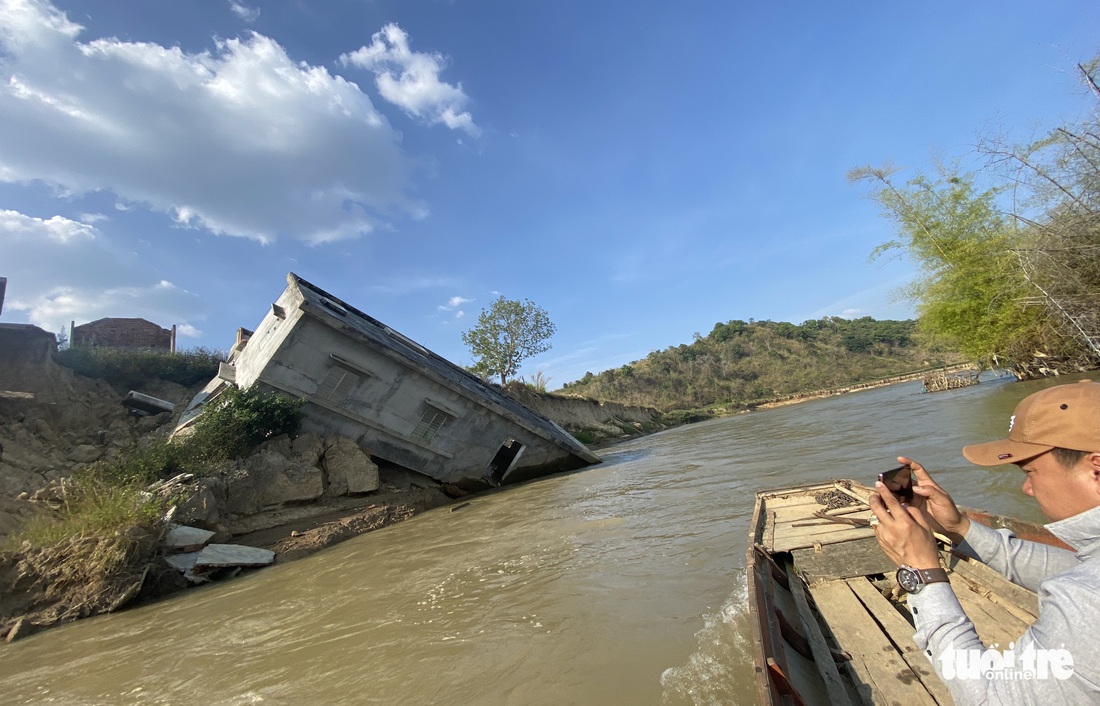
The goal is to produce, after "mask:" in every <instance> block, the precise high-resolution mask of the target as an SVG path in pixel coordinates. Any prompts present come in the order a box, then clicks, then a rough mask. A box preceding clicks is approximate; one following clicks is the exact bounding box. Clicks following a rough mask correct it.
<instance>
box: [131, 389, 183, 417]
mask: <svg viewBox="0 0 1100 706" xmlns="http://www.w3.org/2000/svg"><path fill="white" fill-rule="evenodd" d="M122 406H123V407H127V408H129V409H132V410H136V411H138V412H144V413H146V414H161V413H163V412H171V411H173V410H174V409H175V408H176V405H174V404H172V403H171V402H168V401H167V400H162V399H158V398H156V397H153V396H152V395H146V394H142V393H141V392H135V391H133V390H130V391H129V392H127V393H126V396H125V397H123V398H122Z"/></svg>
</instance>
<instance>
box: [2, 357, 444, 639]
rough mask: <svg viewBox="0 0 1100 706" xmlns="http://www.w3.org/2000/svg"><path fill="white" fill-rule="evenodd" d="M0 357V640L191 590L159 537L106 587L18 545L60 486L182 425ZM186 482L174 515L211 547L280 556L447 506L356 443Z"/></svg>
mask: <svg viewBox="0 0 1100 706" xmlns="http://www.w3.org/2000/svg"><path fill="white" fill-rule="evenodd" d="M0 357H2V356H0ZM2 362H3V363H5V364H0V550H2V549H3V548H4V547H5V546H6V545H7V546H8V547H9V549H10V550H9V551H6V552H0V639H3V638H4V637H5V636H6V637H8V638H9V639H12V638H13V637H15V636H23V635H26V634H30V633H32V632H34V631H35V630H37V629H41V628H42V627H47V626H49V625H53V624H57V623H59V622H64V621H66V620H71V619H75V618H79V617H85V616H87V615H91V614H95V613H98V612H104V611H109V610H113V609H115V608H117V607H121V606H122V605H124V604H126V603H128V602H130V601H132V600H134V599H141V598H147V597H155V596H157V595H163V594H164V593H167V592H171V591H174V590H178V589H180V588H183V587H186V585H187V584H186V582H185V581H184V580H183V579H182V578H181V577H180V576H179V575H178V572H177V571H176V570H174V569H171V567H166V565H165V563H164V561H163V559H162V549H161V547H160V544H159V541H160V540H161V539H162V537H151V536H149V537H146V536H141V537H136V536H135V537H132V538H130V539H132V540H134V541H132V542H129V543H128V545H127V546H128V547H129V549H127V551H128V552H131V553H132V556H131V557H130V559H131V560H132V563H133V564H134V568H135V570H134V571H132V572H131V571H130V570H129V568H127V569H124V570H123V571H120V572H117V574H118V575H116V576H114V577H112V578H110V579H109V580H100V579H101V578H102V577H98V576H91V575H89V576H84V575H83V574H82V573H81V570H80V569H79V568H75V569H74V567H68V568H66V569H65V570H63V571H62V570H59V567H60V566H61V565H62V564H63V563H64V560H65V553H66V548H65V547H58V548H55V549H53V550H43V551H39V550H35V551H30V552H28V551H27V550H26V548H25V547H24V548H22V549H20V548H15V547H11V538H12V536H13V533H14V532H16V531H17V529H18V528H19V527H20V526H21V525H22V524H23V523H25V522H26V521H27V520H29V519H31V518H32V517H34V516H35V515H36V514H40V513H49V512H51V510H50V509H49V507H48V506H49V504H50V502H49V501H50V500H51V494H56V492H57V490H58V489H59V488H60V487H61V486H59V485H58V483H60V482H61V481H62V480H63V479H66V478H68V477H69V476H71V475H72V474H73V473H74V472H75V471H77V470H79V469H80V468H83V467H85V466H88V465H89V464H93V463H96V462H98V461H105V460H106V461H110V460H113V459H117V458H118V457H119V455H120V454H121V453H122V452H123V451H124V450H125V449H128V448H131V447H133V446H135V445H141V444H147V443H151V442H155V441H158V440H161V439H163V438H165V437H166V435H167V433H168V431H169V430H170V429H172V428H173V426H174V423H175V419H174V418H173V415H172V414H167V413H165V414H160V415H156V416H138V415H134V414H132V413H130V412H129V411H128V410H127V409H126V408H125V407H123V406H122V404H121V400H122V398H123V397H124V396H125V393H126V392H127V391H126V390H117V389H114V388H112V387H111V386H110V385H108V384H107V383H105V382H103V381H100V380H92V379H88V378H84V377H82V376H79V375H76V374H74V373H73V372H72V371H71V370H69V369H68V368H65V367H63V366H60V365H57V364H56V363H55V362H54V361H53V360H52V359H50V358H48V357H46V358H44V359H38V360H33V361H14V362H13V361H2ZM139 391H140V392H143V393H146V394H149V395H152V396H154V397H157V398H160V399H164V400H166V401H169V402H172V403H174V404H177V405H178V408H179V409H182V408H183V405H182V404H180V403H182V402H185V401H187V400H189V399H190V398H191V397H192V395H193V393H194V390H192V389H187V388H184V387H182V386H179V385H173V384H170V383H153V384H149V385H145V386H143V387H142V388H141V389H140V390H139ZM250 464H251V465H250ZM189 487H190V489H191V492H190V495H189V497H188V498H187V499H186V500H183V501H181V506H180V507H179V508H178V509H179V511H180V512H179V514H178V515H177V518H182V519H183V521H184V523H185V524H193V525H194V526H197V527H202V528H203V529H206V530H210V531H213V532H215V533H216V539H215V540H214V541H217V542H232V543H235V544H244V545H247V546H253V547H262V548H267V549H272V550H274V551H275V552H276V560H277V561H288V560H291V559H295V558H298V557H300V556H304V555H305V554H308V553H310V552H312V551H316V550H318V549H321V548H323V547H326V546H329V545H331V544H333V543H335V542H338V541H342V540H344V539H347V538H349V537H352V536H355V535H357V534H361V533H363V532H367V531H370V530H373V529H377V528H380V527H384V526H387V525H390V524H393V523H395V522H400V521H402V520H404V519H407V518H408V517H411V516H412V515H414V514H416V513H419V512H422V511H424V510H426V509H429V508H433V507H438V506H440V505H445V504H447V503H450V502H452V501H453V500H452V498H451V497H449V496H448V495H447V494H446V493H445V492H444V490H443V488H442V487H441V486H440V485H439V484H438V483H437V482H435V481H433V480H431V479H429V478H426V477H424V476H420V475H419V474H415V473H411V472H408V471H404V470H402V469H399V468H391V467H386V466H385V465H383V466H382V467H379V466H378V465H377V464H375V463H374V462H373V461H372V460H371V459H370V457H369V455H367V454H366V453H365V452H363V451H362V450H361V449H359V448H358V447H357V446H356V445H355V444H354V442H350V440H344V439H319V438H317V437H316V436H311V435H307V436H304V437H302V438H300V439H295V440H288V439H285V438H283V439H280V440H273V441H272V442H268V443H267V444H265V446H264V447H262V450H261V452H260V453H258V454H257V455H256V457H254V458H253V459H251V460H248V461H245V462H242V463H241V464H240V465H239V466H238V467H235V468H231V469H228V470H225V471H223V472H220V473H218V474H214V475H212V476H211V477H209V478H207V477H203V478H199V479H194V480H192V481H190V486H189ZM44 489H46V490H44ZM35 499H38V500H40V501H39V502H34V501H33V500H35ZM55 504H56V503H55ZM75 541H78V542H89V541H93V542H94V541H96V538H91V537H87V538H81V539H79V540H75ZM69 549H72V547H70V548H69ZM51 552H52V553H51ZM70 579H71V580H70Z"/></svg>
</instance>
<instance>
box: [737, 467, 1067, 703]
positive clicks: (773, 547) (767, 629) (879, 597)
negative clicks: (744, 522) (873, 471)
mask: <svg viewBox="0 0 1100 706" xmlns="http://www.w3.org/2000/svg"><path fill="white" fill-rule="evenodd" d="M871 492H872V489H871V488H869V487H867V486H864V485H861V484H859V483H856V482H854V481H844V480H841V481H830V482H827V483H819V484H814V485H807V486H800V487H794V488H785V489H779V490H768V491H762V492H759V493H757V496H756V510H755V512H754V514H753V520H752V529H751V531H750V534H749V550H748V558H747V563H746V565H747V567H748V571H747V574H748V576H747V580H748V597H749V608H750V611H751V612H752V626H753V637H754V642H755V648H756V655H755V660H754V661H755V665H754V666H755V670H756V674H757V687H758V692H759V693H758V695H759V699H758V700H759V702H760V703H762V704H796V705H797V704H804V705H806V706H810V705H813V704H887V703H891V704H898V703H900V704H906V706H918V705H922V704H928V705H931V704H952V703H954V701H953V700H952V698H951V695H950V693H949V692H948V690H947V687H946V686H945V685H944V683H943V682H942V681H941V680H940V678H939V677H938V676H937V675H936V673H935V671H934V670H933V668H932V664H931V662H929V660H928V658H927V657H925V656H924V655H923V654H921V652H920V651H919V650H918V649H917V646H916V645H915V644H914V643H913V639H912V638H913V632H914V628H913V624H912V623H913V619H912V616H911V614H910V613H909V610H908V608H907V607H906V604H905V601H904V595H905V594H904V592H902V591H901V590H900V589H899V588H898V587H897V585H896V582H895V579H894V573H895V570H896V567H895V566H894V564H893V562H891V561H890V559H889V558H888V557H887V556H886V555H885V554H884V553H883V551H882V549H881V548H880V547H879V546H878V541H877V540H876V539H875V534H874V530H873V529H872V528H871V527H870V526H869V520H870V518H871V517H872V514H871V511H870V508H869V506H868V505H867V497H868V496H869V495H870V494H871ZM965 511H966V512H967V515H968V516H969V517H970V518H971V520H972V521H976V522H981V523H982V524H985V525H989V526H992V527H1009V528H1011V529H1013V530H1014V531H1015V532H1016V533H1017V536H1019V537H1021V538H1026V539H1032V540H1035V541H1041V542H1044V543H1047V544H1054V545H1058V546H1063V547H1064V546H1065V545H1064V544H1062V543H1061V542H1060V541H1059V540H1058V539H1057V538H1055V537H1054V536H1053V535H1052V534H1050V533H1049V532H1048V531H1047V530H1046V529H1045V528H1043V527H1042V526H1041V525H1037V524H1034V523H1029V522H1024V521H1021V520H1014V519H1011V518H1005V517H1001V516H998V515H992V514H989V513H985V512H981V511H977V510H971V509H970V508H966V509H965ZM944 541H945V546H944V547H943V550H944V551H942V552H941V557H942V558H943V563H944V566H945V567H946V568H947V570H948V574H949V576H950V580H951V585H952V586H953V587H954V589H955V594H956V595H957V596H958V597H959V601H960V602H961V603H962V605H963V608H964V609H965V610H966V613H967V615H968V616H970V618H971V620H972V621H973V622H974V625H975V627H976V628H977V631H978V636H979V637H980V638H981V640H982V642H983V643H985V644H986V646H987V647H993V646H995V645H999V646H1000V647H1001V648H1002V649H1005V648H1007V646H1008V644H1009V643H1010V642H1013V641H1014V640H1016V639H1017V638H1019V637H1020V635H1022V634H1023V632H1024V630H1026V629H1027V627H1028V626H1029V625H1031V623H1033V622H1034V621H1035V618H1036V617H1037V615H1038V610H1039V608H1038V599H1037V597H1036V595H1035V594H1034V593H1032V592H1031V591H1029V590H1027V589H1025V588H1022V587H1020V586H1017V585H1015V584H1013V583H1011V582H1009V581H1008V580H1007V579H1005V578H1004V577H1003V576H1001V575H1000V574H998V573H997V572H995V571H993V570H992V569H990V568H988V567H987V566H985V565H984V564H982V563H980V562H977V561H975V560H973V559H969V558H967V557H963V556H962V555H958V554H954V553H951V552H950V551H949V546H947V545H946V539H945V540H944Z"/></svg>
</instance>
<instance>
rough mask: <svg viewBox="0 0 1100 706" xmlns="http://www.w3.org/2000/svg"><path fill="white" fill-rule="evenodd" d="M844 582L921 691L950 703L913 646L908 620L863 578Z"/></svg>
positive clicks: (943, 686)
mask: <svg viewBox="0 0 1100 706" xmlns="http://www.w3.org/2000/svg"><path fill="white" fill-rule="evenodd" d="M846 583H847V584H848V587H849V588H850V589H852V593H854V594H856V597H857V598H859V600H860V602H861V603H863V605H864V607H865V608H867V612H868V613H870V614H871V615H872V616H874V618H875V620H876V621H877V622H878V624H879V625H881V626H882V630H883V632H885V633H886V634H887V635H888V636H889V637H890V640H891V641H892V642H893V643H894V647H895V648H896V649H897V650H898V653H899V654H900V655H901V658H902V659H903V660H905V663H906V664H908V665H909V668H910V669H912V670H913V672H915V673H916V674H917V676H919V677H920V680H921V683H922V684H924V688H925V689H927V690H928V693H930V694H931V695H932V698H934V699H935V700H936V701H937V702H939V703H941V704H951V703H953V700H952V698H951V692H949V691H948V690H947V686H946V685H944V683H943V680H941V679H940V677H939V675H938V674H936V672H935V670H934V669H933V668H932V663H931V662H930V661H928V658H927V657H925V656H924V653H923V652H921V651H920V650H919V649H917V644H916V643H915V642H913V633H914V632H915V630H914V628H913V626H912V625H910V624H909V621H908V620H906V619H905V618H904V617H902V615H901V613H899V612H898V609H897V608H895V607H894V606H893V604H892V603H890V601H889V600H887V599H886V597H885V596H883V595H882V594H881V593H879V590H878V589H877V588H875V587H874V586H873V585H871V583H870V582H869V581H868V580H867V579H865V578H854V579H851V580H849V581H847V582H846Z"/></svg>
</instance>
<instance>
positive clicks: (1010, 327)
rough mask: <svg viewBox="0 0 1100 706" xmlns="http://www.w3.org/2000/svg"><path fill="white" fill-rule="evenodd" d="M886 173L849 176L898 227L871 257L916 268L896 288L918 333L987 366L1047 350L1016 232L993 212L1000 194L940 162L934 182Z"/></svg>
mask: <svg viewBox="0 0 1100 706" xmlns="http://www.w3.org/2000/svg"><path fill="white" fill-rule="evenodd" d="M892 176H893V171H892V170H891V169H889V168H872V167H861V168H859V169H854V170H852V171H851V172H850V173H849V179H851V180H852V181H856V182H867V183H870V184H871V185H872V188H873V190H872V192H871V198H872V199H873V200H875V201H877V202H878V203H879V204H880V205H881V206H882V208H883V213H884V215H885V216H886V217H887V218H889V219H890V220H892V221H894V223H895V224H896V225H897V233H898V238H897V239H896V240H893V241H890V242H887V243H884V244H882V245H880V246H879V247H878V248H876V249H875V252H874V255H875V256H877V255H881V254H883V253H886V252H889V251H892V250H898V251H902V252H904V253H906V254H907V255H908V256H909V257H910V258H911V259H912V260H913V261H914V262H915V263H916V264H917V265H918V266H919V267H920V271H921V274H920V277H918V279H917V280H916V281H915V282H913V283H912V284H911V285H909V286H908V287H907V288H905V289H904V290H903V291H905V292H906V293H907V294H908V296H909V297H910V298H912V299H913V300H914V301H916V302H917V311H918V313H919V314H920V327H921V329H922V330H923V331H924V332H925V333H926V334H929V335H931V336H933V337H940V338H945V339H947V340H948V341H950V342H951V343H953V344H954V345H956V346H957V347H958V349H959V350H960V351H961V352H962V353H963V354H964V355H966V356H968V357H970V358H972V359H975V360H982V361H986V362H988V363H990V364H998V363H1000V364H1005V363H1009V364H1013V363H1024V361H1025V359H1027V358H1029V357H1030V355H1031V353H1032V352H1033V351H1034V350H1047V349H1049V348H1051V341H1049V340H1047V338H1046V334H1045V327H1044V321H1045V319H1046V314H1045V312H1044V310H1043V309H1042V308H1041V307H1034V306H1030V305H1029V303H1028V302H1029V298H1032V297H1034V296H1035V295H1036V292H1035V290H1034V288H1033V287H1032V286H1031V284H1030V283H1029V282H1028V281H1027V279H1026V278H1025V277H1024V276H1023V273H1022V272H1021V270H1020V263H1019V260H1018V258H1017V256H1016V254H1015V253H1016V250H1017V249H1018V248H1019V247H1020V245H1021V244H1022V241H1021V237H1020V233H1019V231H1018V230H1017V229H1016V228H1015V227H1013V224H1012V223H1011V220H1010V219H1009V218H1007V217H1006V216H1005V215H1004V214H1003V213H1002V212H1001V211H1000V210H998V208H997V202H996V200H997V197H998V195H999V194H1000V192H1001V189H1000V188H998V187H994V188H990V189H987V190H985V191H978V190H977V189H976V188H975V185H974V177H973V175H970V174H964V175H960V174H956V173H955V172H954V171H952V170H951V169H949V168H947V167H944V166H942V165H941V166H940V171H939V174H938V176H937V177H936V178H931V177H928V176H926V175H918V176H917V177H915V178H913V179H911V180H910V181H909V182H907V183H906V184H904V185H898V184H896V183H895V182H894V180H893V178H892Z"/></svg>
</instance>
